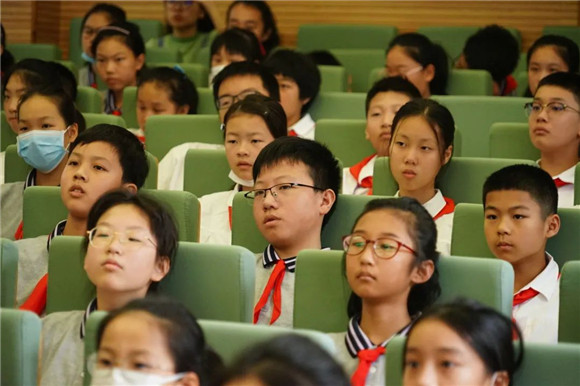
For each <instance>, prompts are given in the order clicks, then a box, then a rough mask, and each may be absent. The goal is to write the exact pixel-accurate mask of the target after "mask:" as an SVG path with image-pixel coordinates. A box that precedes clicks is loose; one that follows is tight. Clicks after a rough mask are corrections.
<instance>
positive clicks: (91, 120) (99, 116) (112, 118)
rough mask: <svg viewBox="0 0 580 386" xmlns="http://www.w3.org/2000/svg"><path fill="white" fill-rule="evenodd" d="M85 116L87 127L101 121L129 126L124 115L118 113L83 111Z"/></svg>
mask: <svg viewBox="0 0 580 386" xmlns="http://www.w3.org/2000/svg"><path fill="white" fill-rule="evenodd" d="M83 117H84V118H85V123H86V124H87V129H88V128H91V127H93V126H95V125H98V124H101V123H106V124H109V125H117V126H121V127H124V128H127V124H126V123H125V120H124V119H123V117H120V116H118V115H113V114H104V113H83Z"/></svg>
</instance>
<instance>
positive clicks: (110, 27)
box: [99, 25, 131, 36]
mask: <svg viewBox="0 0 580 386" xmlns="http://www.w3.org/2000/svg"><path fill="white" fill-rule="evenodd" d="M100 31H117V32H120V33H122V34H124V35H127V36H129V35H131V32H129V30H126V29H125V28H121V27H117V26H116V25H107V26H104V27H102V28H100V29H99V32H100Z"/></svg>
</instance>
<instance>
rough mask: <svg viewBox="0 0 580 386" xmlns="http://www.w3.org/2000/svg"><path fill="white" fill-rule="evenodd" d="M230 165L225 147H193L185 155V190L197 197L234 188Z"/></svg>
mask: <svg viewBox="0 0 580 386" xmlns="http://www.w3.org/2000/svg"><path fill="white" fill-rule="evenodd" d="M229 172H230V165H229V164H228V160H227V158H226V153H225V150H223V149H191V150H188V152H187V155H186V156H185V166H184V170H183V179H184V181H183V190H185V191H186V192H191V193H193V194H195V195H196V196H197V197H201V196H204V195H206V194H210V193H216V192H223V191H227V190H232V187H233V186H234V182H233V181H232V180H230V179H229V178H228V174H229Z"/></svg>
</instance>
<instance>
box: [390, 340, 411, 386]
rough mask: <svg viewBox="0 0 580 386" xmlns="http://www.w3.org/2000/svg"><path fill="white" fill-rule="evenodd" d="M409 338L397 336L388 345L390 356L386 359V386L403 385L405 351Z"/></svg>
mask: <svg viewBox="0 0 580 386" xmlns="http://www.w3.org/2000/svg"><path fill="white" fill-rule="evenodd" d="M406 340H407V337H405V336H396V337H394V338H393V339H392V340H391V341H390V342H389V344H388V345H387V347H388V350H389V354H388V355H387V356H386V357H385V358H386V364H385V365H386V373H387V374H386V376H387V379H386V381H385V382H386V383H385V385H402V384H403V360H404V356H403V354H404V351H405V341H406Z"/></svg>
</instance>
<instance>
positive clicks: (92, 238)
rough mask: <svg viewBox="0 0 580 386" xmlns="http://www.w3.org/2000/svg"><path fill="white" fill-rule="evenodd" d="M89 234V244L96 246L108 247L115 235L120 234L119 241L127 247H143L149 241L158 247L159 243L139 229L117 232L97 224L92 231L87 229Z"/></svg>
mask: <svg viewBox="0 0 580 386" xmlns="http://www.w3.org/2000/svg"><path fill="white" fill-rule="evenodd" d="M87 235H89V244H91V246H93V247H95V248H105V247H108V246H109V245H110V244H111V243H112V242H113V240H114V238H115V235H118V237H119V238H118V240H119V243H121V244H122V245H123V246H124V247H125V248H129V249H138V248H140V247H143V246H144V245H145V244H146V243H147V242H150V243H151V244H152V245H153V246H154V247H155V248H157V244H155V243H154V242H153V240H151V239H150V238H149V237H147V235H145V234H143V232H139V231H132V230H126V231H124V232H115V231H113V230H112V229H111V228H109V227H107V226H96V227H94V228H93V229H91V230H90V231H87Z"/></svg>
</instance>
